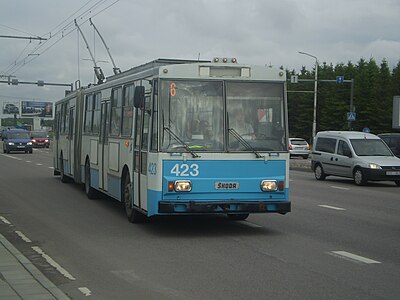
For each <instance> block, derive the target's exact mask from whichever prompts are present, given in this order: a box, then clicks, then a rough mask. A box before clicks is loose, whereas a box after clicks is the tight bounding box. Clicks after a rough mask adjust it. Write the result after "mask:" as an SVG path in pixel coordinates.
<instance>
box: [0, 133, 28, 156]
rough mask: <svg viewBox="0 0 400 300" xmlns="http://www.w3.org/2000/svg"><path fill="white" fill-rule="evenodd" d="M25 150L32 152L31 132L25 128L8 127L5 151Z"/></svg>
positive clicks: (4, 138)
mask: <svg viewBox="0 0 400 300" xmlns="http://www.w3.org/2000/svg"><path fill="white" fill-rule="evenodd" d="M11 151H24V152H25V153H28V152H29V153H32V141H31V137H30V135H29V132H28V131H26V130H24V129H8V130H6V131H5V135H4V136H3V152H4V153H10V152H11Z"/></svg>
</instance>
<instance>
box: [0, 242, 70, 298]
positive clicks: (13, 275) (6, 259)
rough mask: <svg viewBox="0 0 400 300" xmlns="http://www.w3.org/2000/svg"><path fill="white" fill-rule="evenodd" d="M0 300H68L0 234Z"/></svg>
mask: <svg viewBox="0 0 400 300" xmlns="http://www.w3.org/2000/svg"><path fill="white" fill-rule="evenodd" d="M0 299H2V300H3V299H4V300H11V299H27V300H28V299H29V300H36V299H37V300H39V299H40V300H42V299H43V300H44V299H46V300H47V299H70V298H68V297H67V296H66V295H65V294H64V293H63V292H62V291H61V290H60V289H59V288H57V287H56V286H55V285H54V284H53V283H52V282H51V281H50V280H48V279H47V278H46V277H45V276H44V275H43V274H42V273H41V272H40V271H39V270H38V269H37V268H36V267H35V266H34V265H33V264H32V263H31V262H30V261H29V260H28V259H27V258H26V257H25V256H23V255H22V254H21V252H19V251H18V250H17V249H16V248H15V247H14V246H13V245H12V244H11V243H10V242H9V241H8V240H7V239H6V238H5V237H4V236H3V235H2V234H0Z"/></svg>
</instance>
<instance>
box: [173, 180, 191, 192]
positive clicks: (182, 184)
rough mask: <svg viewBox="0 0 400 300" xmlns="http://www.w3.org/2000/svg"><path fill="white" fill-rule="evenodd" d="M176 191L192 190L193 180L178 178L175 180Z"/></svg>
mask: <svg viewBox="0 0 400 300" xmlns="http://www.w3.org/2000/svg"><path fill="white" fill-rule="evenodd" d="M174 190H175V192H190V191H191V190H192V182H191V181H190V180H176V181H175V182H174Z"/></svg>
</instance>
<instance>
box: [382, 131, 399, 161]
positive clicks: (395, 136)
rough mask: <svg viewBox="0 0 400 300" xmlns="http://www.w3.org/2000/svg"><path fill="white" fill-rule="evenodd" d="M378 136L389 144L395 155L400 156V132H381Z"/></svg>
mask: <svg viewBox="0 0 400 300" xmlns="http://www.w3.org/2000/svg"><path fill="white" fill-rule="evenodd" d="M378 136H379V137H380V138H381V139H382V140H383V141H384V142H385V143H386V144H387V145H388V146H389V148H390V150H392V152H393V154H394V155H396V156H397V157H400V132H399V133H395V132H393V133H381V134H378Z"/></svg>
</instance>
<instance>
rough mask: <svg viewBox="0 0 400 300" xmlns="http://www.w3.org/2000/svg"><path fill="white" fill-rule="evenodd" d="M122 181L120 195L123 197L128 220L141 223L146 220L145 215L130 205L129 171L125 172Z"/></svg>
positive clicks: (130, 186)
mask: <svg viewBox="0 0 400 300" xmlns="http://www.w3.org/2000/svg"><path fill="white" fill-rule="evenodd" d="M123 182H124V184H123V190H122V195H123V197H124V198H123V201H124V206H125V212H126V216H127V217H128V220H129V222H131V223H142V222H144V221H145V220H146V216H145V215H143V214H142V213H141V212H139V211H138V210H136V209H134V208H133V207H132V184H131V180H130V177H129V173H126V174H125V176H124V181H123Z"/></svg>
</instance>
